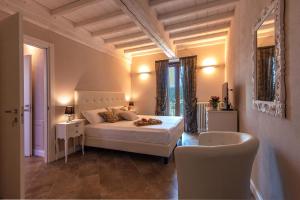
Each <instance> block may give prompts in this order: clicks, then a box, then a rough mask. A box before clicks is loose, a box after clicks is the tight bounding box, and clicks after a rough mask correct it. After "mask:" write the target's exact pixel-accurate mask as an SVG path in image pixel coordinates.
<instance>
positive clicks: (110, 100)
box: [75, 90, 127, 117]
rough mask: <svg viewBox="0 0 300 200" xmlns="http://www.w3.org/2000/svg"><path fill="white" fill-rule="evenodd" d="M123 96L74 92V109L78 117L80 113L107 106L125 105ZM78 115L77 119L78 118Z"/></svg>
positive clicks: (95, 92) (110, 93) (84, 91)
mask: <svg viewBox="0 0 300 200" xmlns="http://www.w3.org/2000/svg"><path fill="white" fill-rule="evenodd" d="M126 104H127V103H126V101H125V94H124V93H122V92H103V91H86V90H76V91H75V109H76V113H77V114H79V115H80V113H81V112H82V111H85V110H92V109H97V108H106V107H109V106H122V105H123V106H124V105H126ZM79 115H78V117H79Z"/></svg>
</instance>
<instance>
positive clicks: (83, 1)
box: [50, 0, 99, 15]
mask: <svg viewBox="0 0 300 200" xmlns="http://www.w3.org/2000/svg"><path fill="white" fill-rule="evenodd" d="M98 2H99V0H77V1H74V2H71V3H68V4H65V5H63V6H60V7H58V8H55V9H52V10H50V13H51V15H64V14H68V13H71V12H74V11H76V10H78V9H80V8H83V7H86V6H89V5H92V4H95V3H98Z"/></svg>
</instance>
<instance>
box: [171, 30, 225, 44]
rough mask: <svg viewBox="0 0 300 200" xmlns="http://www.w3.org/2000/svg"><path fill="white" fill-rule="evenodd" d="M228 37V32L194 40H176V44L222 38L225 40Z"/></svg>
mask: <svg viewBox="0 0 300 200" xmlns="http://www.w3.org/2000/svg"><path fill="white" fill-rule="evenodd" d="M226 36H227V32H220V33H213V34H208V35H201V36H197V37H192V38H186V39H180V40H174V44H186V43H193V42H197V41H207V40H217V39H221V38H223V39H224V38H226Z"/></svg>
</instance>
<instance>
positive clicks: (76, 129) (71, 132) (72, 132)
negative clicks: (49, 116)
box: [67, 123, 84, 137]
mask: <svg viewBox="0 0 300 200" xmlns="http://www.w3.org/2000/svg"><path fill="white" fill-rule="evenodd" d="M83 130H84V129H83V124H82V123H76V124H70V125H69V126H68V128H67V133H68V136H69V137H72V136H77V135H81V134H83Z"/></svg>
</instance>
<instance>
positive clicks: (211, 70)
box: [200, 65, 217, 74]
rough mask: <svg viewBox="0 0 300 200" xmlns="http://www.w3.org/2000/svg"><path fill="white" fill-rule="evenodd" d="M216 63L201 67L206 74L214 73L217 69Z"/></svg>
mask: <svg viewBox="0 0 300 200" xmlns="http://www.w3.org/2000/svg"><path fill="white" fill-rule="evenodd" d="M216 67H217V66H216V65H211V66H201V67H200V68H201V69H202V70H203V72H204V73H205V74H212V73H214V72H215V71H216Z"/></svg>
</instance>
